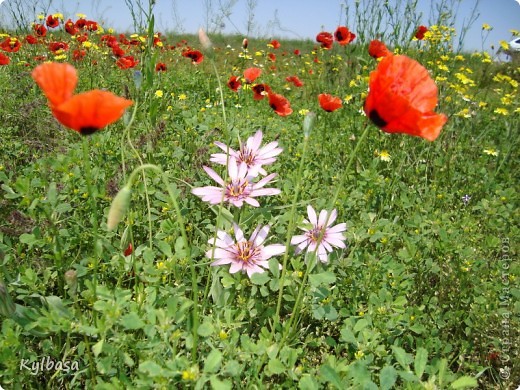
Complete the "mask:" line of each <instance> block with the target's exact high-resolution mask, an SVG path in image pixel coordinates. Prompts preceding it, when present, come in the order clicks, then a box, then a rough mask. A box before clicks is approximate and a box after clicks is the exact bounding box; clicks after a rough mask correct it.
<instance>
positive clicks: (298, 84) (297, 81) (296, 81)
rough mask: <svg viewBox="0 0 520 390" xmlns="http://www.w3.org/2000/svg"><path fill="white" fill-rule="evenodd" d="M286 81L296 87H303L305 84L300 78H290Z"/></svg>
mask: <svg viewBox="0 0 520 390" xmlns="http://www.w3.org/2000/svg"><path fill="white" fill-rule="evenodd" d="M285 80H286V81H288V82H290V83H293V84H294V86H295V87H303V82H302V81H301V80H300V79H299V78H298V76H288V77H286V78H285Z"/></svg>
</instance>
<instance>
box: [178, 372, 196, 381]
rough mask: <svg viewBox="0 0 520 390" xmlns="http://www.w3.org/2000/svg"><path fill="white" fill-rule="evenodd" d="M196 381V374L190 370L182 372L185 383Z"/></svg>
mask: <svg viewBox="0 0 520 390" xmlns="http://www.w3.org/2000/svg"><path fill="white" fill-rule="evenodd" d="M195 379H197V377H196V375H195V373H194V372H192V371H189V370H184V371H183V372H182V380H183V381H192V382H193V381H195Z"/></svg>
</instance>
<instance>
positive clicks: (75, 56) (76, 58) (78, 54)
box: [72, 49, 87, 61]
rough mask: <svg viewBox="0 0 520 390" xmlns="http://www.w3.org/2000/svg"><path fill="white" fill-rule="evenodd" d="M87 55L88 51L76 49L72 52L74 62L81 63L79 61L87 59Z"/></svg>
mask: <svg viewBox="0 0 520 390" xmlns="http://www.w3.org/2000/svg"><path fill="white" fill-rule="evenodd" d="M86 55H87V51H86V50H79V49H75V50H74V51H73V52H72V59H73V60H74V61H79V60H81V59H83V57H85V56H86Z"/></svg>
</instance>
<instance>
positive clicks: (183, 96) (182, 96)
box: [179, 93, 188, 100]
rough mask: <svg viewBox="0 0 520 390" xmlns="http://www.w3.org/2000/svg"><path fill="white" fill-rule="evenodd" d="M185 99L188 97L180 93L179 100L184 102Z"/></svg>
mask: <svg viewBox="0 0 520 390" xmlns="http://www.w3.org/2000/svg"><path fill="white" fill-rule="evenodd" d="M187 98H188V97H187V96H186V94H184V93H181V94H180V95H179V100H186V99H187Z"/></svg>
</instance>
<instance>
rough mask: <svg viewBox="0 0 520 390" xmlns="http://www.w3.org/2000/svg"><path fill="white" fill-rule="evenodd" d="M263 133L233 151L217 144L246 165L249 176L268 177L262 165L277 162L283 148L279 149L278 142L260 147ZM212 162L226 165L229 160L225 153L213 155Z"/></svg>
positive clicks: (260, 132) (259, 132)
mask: <svg viewBox="0 0 520 390" xmlns="http://www.w3.org/2000/svg"><path fill="white" fill-rule="evenodd" d="M262 136H263V134H262V131H261V130H258V131H257V132H256V133H255V135H253V136H252V137H249V138H248V139H247V141H246V143H245V144H243V143H240V149H239V150H238V151H237V150H233V149H231V148H229V147H228V146H227V145H225V144H223V143H222V142H218V141H217V142H215V145H217V146H218V147H219V148H220V149H222V150H223V151H224V152H226V153H229V155H230V156H232V157H234V158H236V160H237V162H238V163H239V164H240V163H242V162H244V163H246V165H247V169H248V175H249V176H252V177H256V176H258V174H259V173H260V174H262V175H264V176H265V175H267V172H266V171H265V170H264V169H263V168H262V165H267V164H272V163H274V162H275V161H276V156H278V155H279V154H280V153H282V150H283V149H282V148H278V147H277V146H278V142H276V141H273V142H270V143H268V144H267V145H265V146H263V147H260V145H261V144H262ZM210 161H212V162H215V163H217V164H222V165H226V164H227V159H226V154H225V153H214V154H212V155H211V158H210Z"/></svg>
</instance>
